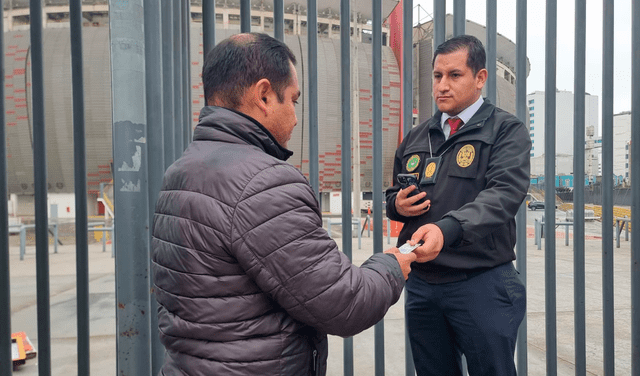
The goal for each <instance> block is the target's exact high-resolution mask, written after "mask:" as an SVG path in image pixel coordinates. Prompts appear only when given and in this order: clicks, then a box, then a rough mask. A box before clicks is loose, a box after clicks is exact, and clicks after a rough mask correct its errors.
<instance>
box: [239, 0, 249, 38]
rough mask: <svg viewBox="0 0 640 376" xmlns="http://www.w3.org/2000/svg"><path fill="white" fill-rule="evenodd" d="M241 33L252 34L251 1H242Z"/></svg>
mask: <svg viewBox="0 0 640 376" xmlns="http://www.w3.org/2000/svg"><path fill="white" fill-rule="evenodd" d="M240 32H241V33H250V32H251V0H240Z"/></svg>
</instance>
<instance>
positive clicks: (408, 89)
mask: <svg viewBox="0 0 640 376" xmlns="http://www.w3.org/2000/svg"><path fill="white" fill-rule="evenodd" d="M436 27H437V26H436ZM412 127H413V0H404V1H403V3H402V131H403V134H404V136H406V135H407V134H408V133H409V131H410V130H411V128H412ZM374 236H375V234H374ZM404 296H405V304H406V301H407V294H406V290H405V294H404ZM404 336H405V341H404V344H405V373H406V374H407V375H414V374H415V366H414V364H413V355H412V353H411V342H410V341H409V332H408V331H407V329H406V320H405V333H404Z"/></svg>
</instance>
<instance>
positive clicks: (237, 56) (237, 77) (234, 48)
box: [202, 33, 296, 109]
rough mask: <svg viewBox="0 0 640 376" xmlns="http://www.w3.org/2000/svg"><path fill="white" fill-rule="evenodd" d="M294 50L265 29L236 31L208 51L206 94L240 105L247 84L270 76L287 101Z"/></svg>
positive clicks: (204, 78)
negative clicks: (236, 32) (250, 31)
mask: <svg viewBox="0 0 640 376" xmlns="http://www.w3.org/2000/svg"><path fill="white" fill-rule="evenodd" d="M289 62H291V63H293V65H295V64H296V58H295V56H294V55H293V52H291V50H290V49H289V47H287V45H286V44H284V43H282V42H281V41H279V40H277V39H275V38H272V37H270V36H268V35H267V34H261V33H247V34H239V35H234V36H232V37H230V38H227V39H225V40H224V41H222V42H220V43H218V45H216V46H215V47H214V48H213V49H212V50H211V51H210V52H209V53H208V54H207V57H206V59H205V62H204V67H203V68H202V83H203V84H204V95H205V98H206V100H207V102H208V104H209V103H210V100H211V101H214V100H217V101H218V102H219V103H222V104H223V105H224V106H225V107H228V108H231V109H237V108H238V107H239V106H240V105H241V104H242V97H243V95H244V92H245V90H246V89H247V88H249V87H251V85H253V84H255V83H256V82H258V81H260V80H261V79H263V78H266V79H268V80H269V82H270V83H271V86H272V88H273V90H274V91H275V92H276V94H277V95H278V100H279V101H280V102H283V101H284V90H285V89H286V87H287V86H289V85H290V84H291V67H290V65H289Z"/></svg>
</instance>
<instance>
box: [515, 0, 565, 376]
mask: <svg viewBox="0 0 640 376" xmlns="http://www.w3.org/2000/svg"><path fill="white" fill-rule="evenodd" d="M557 13H558V4H557V0H548V1H547V14H546V42H545V51H546V60H545V76H546V77H545V109H546V110H545V120H544V121H545V131H544V133H545V135H544V137H545V159H544V166H545V167H544V174H545V180H544V183H545V219H544V220H543V221H544V227H545V228H546V229H547V233H548V235H546V236H545V242H544V248H545V290H546V291H545V311H546V312H545V317H546V345H547V375H548V376H556V374H557V372H558V349H557V331H556V330H557V323H556V316H557V312H556V261H555V260H556V235H555V230H554V229H555V227H556V225H555V221H556V215H555V210H556V209H555V205H556V203H555V197H556V194H555V180H556V179H555V155H556V45H557V40H556V36H557V27H558V26H557V18H558V14H557ZM523 73H524V72H523Z"/></svg>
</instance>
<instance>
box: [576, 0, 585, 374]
mask: <svg viewBox="0 0 640 376" xmlns="http://www.w3.org/2000/svg"><path fill="white" fill-rule="evenodd" d="M575 4H576V5H575V7H576V18H575V22H576V26H575V53H574V66H575V67H574V79H573V82H574V90H573V92H574V95H575V96H574V99H573V108H574V110H573V150H577V151H581V150H583V149H584V142H585V135H584V133H585V114H584V110H585V98H584V96H585V78H586V65H585V62H586V17H587V5H586V3H585V2H584V1H581V0H576V3H575ZM584 160H585V157H584V153H582V152H576V153H574V155H573V171H574V176H575V177H583V176H584V163H585V161H584ZM574 181H576V182H580V184H579V185H578V184H575V189H574V190H573V203H574V205H573V235H574V236H573V308H574V331H575V343H574V345H575V358H576V376H585V375H586V372H587V358H586V356H587V355H586V354H587V347H586V311H585V309H586V308H585V295H586V293H585V288H586V276H585V252H584V251H585V250H584V245H585V243H584V235H585V234H584V179H583V178H580V179H575V180H574Z"/></svg>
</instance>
